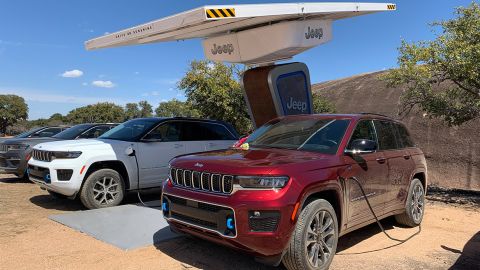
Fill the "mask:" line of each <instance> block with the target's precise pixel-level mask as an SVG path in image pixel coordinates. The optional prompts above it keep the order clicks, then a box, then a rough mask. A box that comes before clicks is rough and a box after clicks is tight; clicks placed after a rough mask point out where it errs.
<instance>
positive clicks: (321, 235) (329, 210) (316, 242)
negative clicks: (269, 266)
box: [283, 199, 338, 270]
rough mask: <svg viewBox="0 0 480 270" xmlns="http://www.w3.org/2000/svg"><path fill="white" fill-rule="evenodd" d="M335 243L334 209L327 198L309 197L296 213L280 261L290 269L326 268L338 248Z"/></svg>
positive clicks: (335, 217) (336, 237)
mask: <svg viewBox="0 0 480 270" xmlns="http://www.w3.org/2000/svg"><path fill="white" fill-rule="evenodd" d="M337 243H338V223H337V216H336V214H335V210H334V209H333V207H332V205H331V204H330V203H329V202H328V201H326V200H322V199H319V200H315V201H312V202H311V203H309V204H308V205H307V206H306V207H305V208H304V209H303V210H302V212H301V213H300V216H299V217H298V221H297V224H296V226H295V230H294V232H293V235H292V238H291V239H290V243H289V246H288V249H287V252H286V254H285V256H284V257H283V264H284V265H285V267H287V268H288V269H289V270H299V269H315V270H319V269H328V267H329V266H330V264H331V263H332V259H333V256H334V255H335V252H336V250H337Z"/></svg>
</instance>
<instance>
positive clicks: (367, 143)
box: [345, 139, 377, 155]
mask: <svg viewBox="0 0 480 270" xmlns="http://www.w3.org/2000/svg"><path fill="white" fill-rule="evenodd" d="M376 150H377V142H375V141H372V140H365V139H357V140H354V141H353V142H352V143H351V144H350V147H349V149H345V153H347V154H352V155H355V154H368V153H373V152H375V151H376Z"/></svg>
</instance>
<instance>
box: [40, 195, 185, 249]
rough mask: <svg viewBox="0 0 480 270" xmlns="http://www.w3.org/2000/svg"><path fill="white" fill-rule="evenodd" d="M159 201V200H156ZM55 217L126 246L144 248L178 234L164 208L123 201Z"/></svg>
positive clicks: (64, 223)
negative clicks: (119, 204)
mask: <svg viewBox="0 0 480 270" xmlns="http://www.w3.org/2000/svg"><path fill="white" fill-rule="evenodd" d="M152 204H153V205H159V202H158V203H156V204H155V203H152ZM49 218H50V219H51V220H53V221H56V222H58V223H61V224H63V225H65V226H68V227H70V228H72V229H75V230H77V231H80V232H83V233H86V234H88V235H90V236H92V237H94V238H95V239H98V240H100V241H103V242H106V243H109V244H112V245H114V246H116V247H118V248H121V249H123V250H131V249H135V248H140V247H144V246H148V245H152V244H154V243H159V242H162V241H166V240H169V239H173V238H175V237H178V235H177V234H175V233H173V232H171V231H170V228H169V227H168V224H167V222H166V221H165V219H164V218H163V215H162V211H161V209H160V208H149V207H144V206H140V205H121V206H116V207H110V208H102V209H95V210H87V211H76V212H73V213H67V214H61V215H51V216H50V217H49Z"/></svg>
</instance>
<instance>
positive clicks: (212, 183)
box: [170, 168, 233, 194]
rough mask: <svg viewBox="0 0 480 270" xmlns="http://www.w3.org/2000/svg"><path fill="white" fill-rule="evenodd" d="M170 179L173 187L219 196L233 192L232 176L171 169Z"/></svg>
mask: <svg viewBox="0 0 480 270" xmlns="http://www.w3.org/2000/svg"><path fill="white" fill-rule="evenodd" d="M170 179H171V180H172V183H173V184H174V185H175V186H180V187H184V188H188V189H193V190H200V191H205V192H213V193H220V194H231V193H232V191H233V176H232V175H225V174H218V173H210V172H199V171H191V170H183V169H178V168H171V169H170Z"/></svg>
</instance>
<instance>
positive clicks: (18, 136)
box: [15, 127, 43, 138]
mask: <svg viewBox="0 0 480 270" xmlns="http://www.w3.org/2000/svg"><path fill="white" fill-rule="evenodd" d="M42 129H43V127H41V128H34V129H30V130H28V131H25V132H23V133H20V134H18V135H17V136H15V138H27V137H28V136H30V135H32V134H34V133H35V132H37V131H40V130H42Z"/></svg>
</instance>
